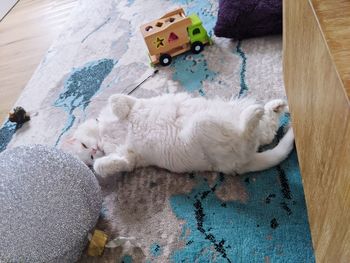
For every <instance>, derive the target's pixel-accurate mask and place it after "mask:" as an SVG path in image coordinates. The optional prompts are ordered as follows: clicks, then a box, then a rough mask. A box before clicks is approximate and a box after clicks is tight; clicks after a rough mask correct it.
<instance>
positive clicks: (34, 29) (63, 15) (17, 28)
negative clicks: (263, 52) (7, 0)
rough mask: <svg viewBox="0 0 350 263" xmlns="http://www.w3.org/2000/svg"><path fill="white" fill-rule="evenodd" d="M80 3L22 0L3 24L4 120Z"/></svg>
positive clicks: (0, 110) (0, 106)
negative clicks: (74, 8)
mask: <svg viewBox="0 0 350 263" xmlns="http://www.w3.org/2000/svg"><path fill="white" fill-rule="evenodd" d="M76 4H77V0H20V1H19V2H18V3H17V5H16V6H15V7H14V8H13V9H12V10H11V11H10V12H9V13H8V14H7V15H6V16H5V18H4V19H3V20H2V21H1V22H0V83H1V85H0V94H1V95H0V121H1V122H2V121H3V120H4V119H5V118H7V115H8V112H9V110H11V108H12V106H13V105H14V103H15V102H16V100H17V98H18V96H19V94H20V93H21V91H22V89H23V88H24V87H25V85H26V83H27V82H28V81H29V79H30V78H31V76H32V74H33V72H34V71H35V69H36V67H37V66H38V64H39V63H40V61H41V59H42V58H43V56H44V54H45V53H46V51H47V50H48V48H49V47H50V45H51V43H52V42H53V40H54V39H55V38H56V37H57V35H58V34H59V32H60V31H61V30H62V27H63V26H64V25H65V23H66V21H67V19H68V18H69V14H70V12H71V10H72V9H73V7H75V6H76Z"/></svg>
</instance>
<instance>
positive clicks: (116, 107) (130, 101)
mask: <svg viewBox="0 0 350 263" xmlns="http://www.w3.org/2000/svg"><path fill="white" fill-rule="evenodd" d="M134 103H135V98H133V97H130V96H126V95H122V94H116V95H112V96H111V97H110V98H109V105H110V107H111V109H112V112H113V113H114V115H116V116H117V117H118V119H120V120H123V119H125V118H126V117H127V116H128V115H129V112H130V110H131V108H132V106H133V105H134Z"/></svg>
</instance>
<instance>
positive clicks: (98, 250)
mask: <svg viewBox="0 0 350 263" xmlns="http://www.w3.org/2000/svg"><path fill="white" fill-rule="evenodd" d="M107 239H108V236H107V235H106V233H105V232H103V231H101V230H95V231H94V233H93V235H92V238H91V240H90V244H89V247H88V251H87V253H88V255H89V256H91V257H96V256H101V255H102V253H103V250H104V248H105V245H106V243H107Z"/></svg>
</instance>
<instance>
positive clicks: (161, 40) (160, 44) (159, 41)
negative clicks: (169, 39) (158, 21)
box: [156, 37, 164, 48]
mask: <svg viewBox="0 0 350 263" xmlns="http://www.w3.org/2000/svg"><path fill="white" fill-rule="evenodd" d="M156 45H157V48H159V47H164V38H160V37H157V40H156Z"/></svg>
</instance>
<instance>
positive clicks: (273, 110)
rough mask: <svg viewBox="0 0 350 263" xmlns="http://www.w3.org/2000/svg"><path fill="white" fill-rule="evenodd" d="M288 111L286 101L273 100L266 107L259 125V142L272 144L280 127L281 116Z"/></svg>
mask: <svg viewBox="0 0 350 263" xmlns="http://www.w3.org/2000/svg"><path fill="white" fill-rule="evenodd" d="M286 111H288V106H287V102H286V101H285V100H281V99H276V100H271V101H269V102H268V103H266V104H265V106H264V115H263V116H262V118H261V120H260V123H259V142H260V145H266V144H269V143H271V142H272V140H273V139H274V137H275V136H276V132H277V130H278V127H279V122H280V117H281V115H282V114H283V113H284V112H286Z"/></svg>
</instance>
